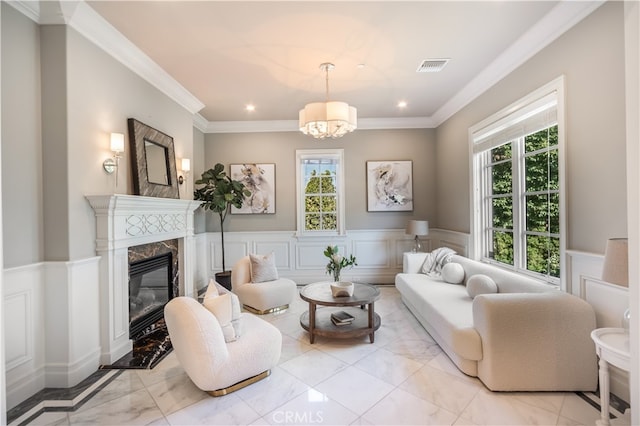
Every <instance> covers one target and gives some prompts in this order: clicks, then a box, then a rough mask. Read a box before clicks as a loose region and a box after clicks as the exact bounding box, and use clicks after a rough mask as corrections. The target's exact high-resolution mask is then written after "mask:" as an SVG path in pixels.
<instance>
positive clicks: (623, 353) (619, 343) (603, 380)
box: [591, 328, 631, 426]
mask: <svg viewBox="0 0 640 426" xmlns="http://www.w3.org/2000/svg"><path fill="white" fill-rule="evenodd" d="M591 339H593V341H594V342H595V344H596V354H597V355H598V357H599V358H600V361H599V362H598V365H599V367H600V407H601V409H600V420H599V421H597V422H596V424H598V425H600V426H608V425H609V424H610V423H609V364H611V365H613V366H615V367H618V368H621V369H623V370H625V371H629V368H630V364H631V353H630V349H629V333H628V332H627V331H625V330H624V329H622V328H598V329H595V330H593V331H592V332H591Z"/></svg>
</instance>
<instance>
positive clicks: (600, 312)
mask: <svg viewBox="0 0 640 426" xmlns="http://www.w3.org/2000/svg"><path fill="white" fill-rule="evenodd" d="M580 294H581V295H582V298H583V299H584V300H586V301H587V302H589V303H590V304H591V306H593V309H594V310H595V311H596V327H598V328H604V327H622V322H621V320H622V314H623V313H624V311H625V310H626V309H627V308H628V307H629V289H628V288H626V287H620V286H619V285H615V284H611V283H608V282H606V281H602V280H599V279H597V278H591V277H585V276H582V277H581V280H580Z"/></svg>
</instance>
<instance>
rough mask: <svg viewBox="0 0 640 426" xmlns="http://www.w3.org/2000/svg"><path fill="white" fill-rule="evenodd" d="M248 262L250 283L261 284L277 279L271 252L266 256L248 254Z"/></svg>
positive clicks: (273, 257) (274, 261)
mask: <svg viewBox="0 0 640 426" xmlns="http://www.w3.org/2000/svg"><path fill="white" fill-rule="evenodd" d="M249 261H250V262H249V264H250V266H251V282H252V283H263V282H265V281H273V280H277V279H278V270H277V269H276V256H275V253H273V252H271V253H269V254H266V255H260V254H250V255H249Z"/></svg>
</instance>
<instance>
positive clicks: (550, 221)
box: [491, 126, 560, 277]
mask: <svg viewBox="0 0 640 426" xmlns="http://www.w3.org/2000/svg"><path fill="white" fill-rule="evenodd" d="M557 145H558V127H557V126H553V127H550V128H548V129H544V130H541V131H539V132H537V133H533V134H531V135H528V136H526V137H525V140H524V150H525V160H524V164H525V170H526V172H525V182H524V184H525V191H526V192H527V193H529V194H528V195H526V197H525V200H524V201H525V207H526V224H525V226H526V229H525V234H526V236H525V238H526V244H525V249H526V268H527V269H528V270H530V271H534V272H539V273H542V274H549V275H551V276H554V277H559V276H560V239H559V238H558V237H557V234H559V233H560V197H559V195H558V193H557V191H558V189H559V164H558V149H557ZM548 148H550V149H548ZM511 159H512V144H511V143H509V144H505V145H502V146H499V147H497V148H493V149H492V150H491V162H492V165H491V179H492V181H491V187H492V194H493V196H494V197H493V198H492V209H493V210H492V211H493V216H492V226H493V227H494V228H498V229H499V230H500V231H494V232H493V236H492V238H493V258H494V259H495V260H497V261H500V262H503V263H506V264H509V265H513V264H514V248H513V244H514V241H513V238H514V236H513V232H511V231H512V230H513V200H512V197H513V179H512V160H511ZM531 193H533V194H531ZM503 230H504V232H502V231H503ZM532 233H533V234H532ZM538 234H543V235H538Z"/></svg>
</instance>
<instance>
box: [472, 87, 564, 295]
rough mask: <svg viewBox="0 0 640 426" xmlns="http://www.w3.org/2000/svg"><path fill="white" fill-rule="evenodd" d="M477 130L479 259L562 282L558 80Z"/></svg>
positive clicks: (474, 140)
mask: <svg viewBox="0 0 640 426" xmlns="http://www.w3.org/2000/svg"><path fill="white" fill-rule="evenodd" d="M553 83H555V84H550V85H547V86H545V87H544V88H542V89H540V91H536V92H534V93H533V94H531V95H529V96H527V97H525V98H524V99H522V100H521V101H519V102H518V103H516V104H515V105H512V106H510V107H508V108H506V109H505V110H503V111H502V112H500V113H498V114H496V115H494V116H492V117H490V118H489V119H487V120H485V121H483V122H482V123H480V124H479V125H477V126H474V128H472V132H471V133H472V136H471V141H472V151H473V165H474V174H473V180H474V191H473V193H474V197H473V198H474V200H473V204H474V223H475V226H474V231H473V236H474V248H475V251H476V257H479V258H481V259H483V260H485V261H488V262H496V263H499V264H502V265H504V266H506V267H509V268H512V269H515V270H517V271H520V272H523V273H526V274H530V275H534V276H537V277H538V278H541V279H543V280H545V281H548V282H551V283H555V284H558V283H560V278H561V274H562V263H563V262H562V258H563V251H564V237H563V235H564V232H563V231H564V230H563V228H564V227H563V220H562V217H563V216H564V215H563V214H562V207H563V185H562V182H563V179H562V178H561V177H562V173H561V172H562V153H563V152H564V149H563V144H562V139H563V138H562V137H560V136H561V135H562V134H563V132H562V130H561V125H562V123H561V120H559V119H558V118H559V117H560V116H561V114H560V113H559V110H560V108H559V107H560V106H561V104H562V103H561V102H559V92H560V91H561V87H562V84H561V80H560V81H555V82H553Z"/></svg>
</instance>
